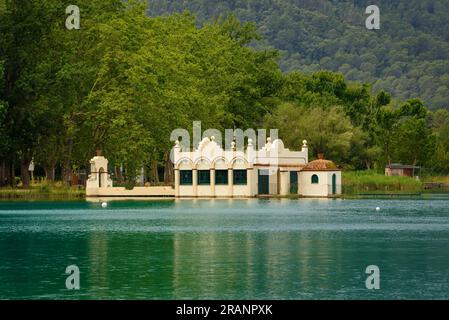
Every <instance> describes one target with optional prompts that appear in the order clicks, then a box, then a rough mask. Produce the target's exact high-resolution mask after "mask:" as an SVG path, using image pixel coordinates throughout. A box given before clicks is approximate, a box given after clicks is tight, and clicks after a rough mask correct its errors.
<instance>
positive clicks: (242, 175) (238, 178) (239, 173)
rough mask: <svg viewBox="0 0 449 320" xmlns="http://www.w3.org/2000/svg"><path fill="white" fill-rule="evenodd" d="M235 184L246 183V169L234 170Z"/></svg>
mask: <svg viewBox="0 0 449 320" xmlns="http://www.w3.org/2000/svg"><path fill="white" fill-rule="evenodd" d="M233 173H234V184H235V185H245V184H246V180H247V178H246V170H234V172H233Z"/></svg>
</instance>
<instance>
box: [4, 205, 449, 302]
mask: <svg viewBox="0 0 449 320" xmlns="http://www.w3.org/2000/svg"><path fill="white" fill-rule="evenodd" d="M448 205H449V200H442V199H438V200H436V201H422V200H419V201H404V200H398V201H392V200H390V201H386V200H378V199H376V200H363V201H357V200H328V199H324V200H312V199H300V200H285V199H284V200H277V199H276V200H274V199H271V200H269V199H264V200H255V199H251V200H248V199H233V200H220V199H215V200H185V199H182V200H181V199H178V200H173V201H162V202H159V201H152V202H141V201H118V202H111V203H110V204H109V206H108V208H107V209H103V208H101V206H100V205H99V203H89V204H86V203H57V204H55V206H54V207H53V208H52V206H51V205H50V204H48V203H47V204H36V206H31V205H28V204H23V203H13V204H10V205H9V206H6V205H3V206H2V208H1V209H0V252H1V255H0V298H63V299H72V298H83V299H84V298H97V299H173V298H177V299H189V298H192V299H195V298H210V299H306V298H309V299H320V298H322V299H333V298H339V299H359V298H448V297H449V296H448V295H449V278H448V277H449V252H448V250H445V249H444V248H447V247H448V245H449V220H448V219H447V218H448V214H449V213H448V212H447V207H448ZM376 206H381V207H382V211H381V213H376V212H375V210H373V208H375V207H376ZM70 264H76V265H78V266H79V267H80V271H81V290H80V291H67V290H66V289H65V278H66V276H67V275H65V274H64V270H65V268H66V266H68V265H70ZM370 264H375V265H378V266H379V267H380V269H381V275H382V277H381V288H382V289H381V290H380V291H377V292H370V291H367V290H366V289H365V286H364V284H365V279H366V275H365V268H366V266H368V265H370Z"/></svg>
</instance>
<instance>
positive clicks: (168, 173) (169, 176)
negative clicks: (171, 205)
mask: <svg viewBox="0 0 449 320" xmlns="http://www.w3.org/2000/svg"><path fill="white" fill-rule="evenodd" d="M164 160H165V170H164V183H165V184H167V185H173V184H174V176H175V174H174V168H173V163H172V162H171V160H170V153H165V155H164Z"/></svg>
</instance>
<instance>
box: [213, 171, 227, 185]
mask: <svg viewBox="0 0 449 320" xmlns="http://www.w3.org/2000/svg"><path fill="white" fill-rule="evenodd" d="M215 184H217V185H227V184H228V170H215Z"/></svg>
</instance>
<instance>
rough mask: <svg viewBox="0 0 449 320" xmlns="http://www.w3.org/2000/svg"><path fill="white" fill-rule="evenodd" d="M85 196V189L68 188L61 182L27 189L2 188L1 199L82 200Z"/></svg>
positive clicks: (42, 183) (39, 184) (34, 185)
mask: <svg viewBox="0 0 449 320" xmlns="http://www.w3.org/2000/svg"><path fill="white" fill-rule="evenodd" d="M85 194H86V193H85V190H84V188H83V187H68V186H65V185H63V184H62V183H60V182H56V183H47V182H40V183H37V184H33V185H32V186H31V187H29V188H27V189H23V188H21V187H17V188H0V199H80V198H84V197H85Z"/></svg>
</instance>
